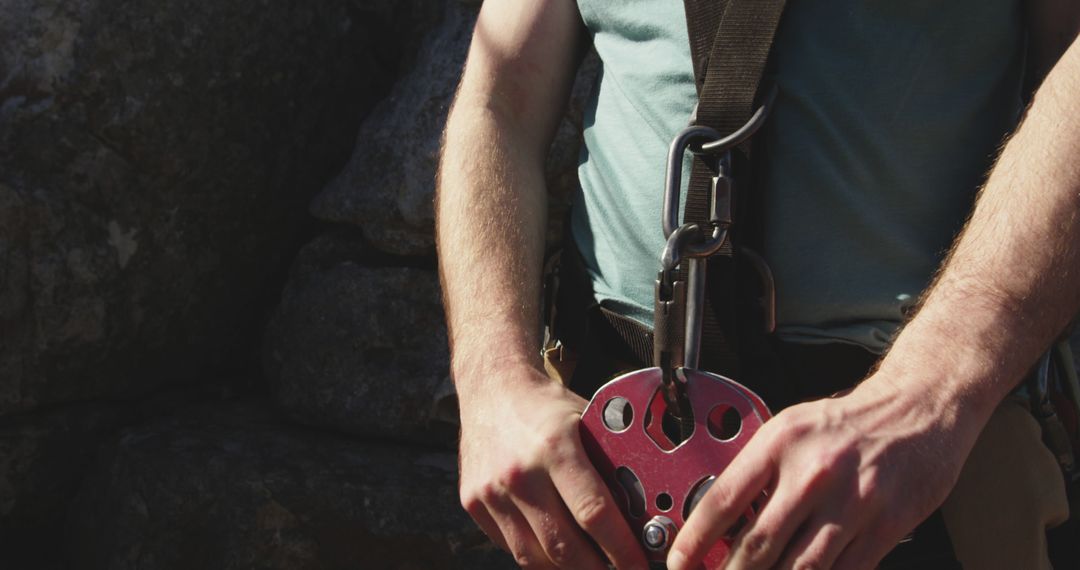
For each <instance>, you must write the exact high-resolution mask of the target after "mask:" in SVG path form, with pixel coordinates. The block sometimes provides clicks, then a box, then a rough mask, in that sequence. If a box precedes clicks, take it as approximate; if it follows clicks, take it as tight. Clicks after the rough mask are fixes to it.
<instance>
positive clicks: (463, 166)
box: [437, 94, 547, 391]
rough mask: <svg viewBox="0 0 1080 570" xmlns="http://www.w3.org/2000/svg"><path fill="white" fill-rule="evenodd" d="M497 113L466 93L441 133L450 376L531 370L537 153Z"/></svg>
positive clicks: (540, 217)
mask: <svg viewBox="0 0 1080 570" xmlns="http://www.w3.org/2000/svg"><path fill="white" fill-rule="evenodd" d="M509 123H511V121H509V120H508V119H507V117H505V116H503V112H502V111H501V110H500V109H498V108H495V107H494V106H492V105H490V104H488V103H487V102H485V101H482V100H478V98H476V97H473V96H471V95H469V94H462V95H460V96H459V98H458V101H457V102H456V103H455V106H454V111H453V113H452V114H451V117H450V119H449V121H448V124H447V130H446V140H445V144H444V151H443V157H442V163H441V168H440V176H439V188H438V200H437V219H438V225H437V233H438V240H437V242H438V248H439V260H440V273H441V276H442V283H443V294H444V299H445V303H446V308H447V319H448V325H449V331H450V346H451V353H452V359H453V369H454V373H455V374H454V377H455V379H457V380H458V382H459V386H458V389H459V391H469V390H471V389H474V388H479V389H482V388H483V387H481V386H461V385H460V383H461V379H469V380H468V381H469V382H482V381H483V378H485V377H486V375H482V374H481V375H473V374H467V373H464V372H465V371H466V370H472V369H488V368H490V367H492V366H495V365H497V364H502V363H506V364H536V363H537V359H538V355H539V339H538V338H537V334H538V331H539V314H540V307H539V300H540V291H539V287H540V282H541V276H540V271H541V267H542V264H543V248H544V228H545V223H546V205H547V200H546V192H545V187H544V179H543V162H542V161H543V154H542V152H539V151H538V150H537V149H535V148H534V146H535V145H531V144H527V141H522V140H519V138H520V137H517V136H515V134H514V131H515V129H513V128H507V124H509Z"/></svg>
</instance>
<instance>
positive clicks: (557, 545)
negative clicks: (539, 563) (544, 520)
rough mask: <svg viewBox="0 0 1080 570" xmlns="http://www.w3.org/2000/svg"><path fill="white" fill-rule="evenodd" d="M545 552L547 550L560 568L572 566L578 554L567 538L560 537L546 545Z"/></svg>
mask: <svg viewBox="0 0 1080 570" xmlns="http://www.w3.org/2000/svg"><path fill="white" fill-rule="evenodd" d="M544 552H547V555H548V558H550V559H551V561H552V562H553V563H554V564H555V565H556V566H558V567H559V568H570V567H571V566H570V563H571V562H572V561H573V560H574V558H575V554H576V553H575V552H573V549H571V548H570V545H569V544H567V542H566V541H565V540H562V539H561V538H558V537H556V538H553V539H551V540H549V541H548V542H547V544H545V545H544Z"/></svg>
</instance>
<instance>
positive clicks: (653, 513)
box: [581, 368, 771, 568]
mask: <svg viewBox="0 0 1080 570" xmlns="http://www.w3.org/2000/svg"><path fill="white" fill-rule="evenodd" d="M675 374H676V376H677V380H676V381H677V382H679V383H680V384H681V386H682V389H683V390H685V394H686V396H687V399H688V401H689V402H690V407H691V409H692V411H693V431H692V433H690V434H689V436H688V437H686V438H685V439H684V440H682V441H678V440H679V439H682V438H681V437H675V438H672V437H669V436H668V435H667V434H666V433H665V430H664V425H663V424H664V421H665V420H664V414H665V413H666V411H667V404H666V402H665V400H664V398H663V396H662V393H661V390H660V389H661V387H662V377H661V371H660V369H659V368H647V369H644V370H638V371H635V372H631V373H628V374H624V375H623V376H620V377H618V378H615V379H614V380H612V381H610V382H608V383H607V384H605V385H604V386H603V387H602V388H600V390H599V391H598V392H597V393H596V395H595V396H593V399H592V401H591V402H590V403H589V406H588V407H587V408H586V409H585V412H584V413H583V414H582V421H581V436H582V441H583V443H584V445H585V450H586V452H587V453H588V455H589V458H590V460H591V461H592V463H593V465H594V466H595V467H596V469H597V471H599V473H600V475H601V476H602V477H603V478H604V481H605V482H606V483H607V486H608V487H609V489H610V490H611V493H612V495H613V496H614V497H615V500H616V502H617V503H619V508H620V509H621V510H622V512H623V515H624V516H625V518H626V520H627V522H628V523H629V524H630V528H631V530H632V531H633V532H634V533H635V535H636V536H637V537H638V540H639V541H640V542H641V544H642V547H643V548H644V550H645V553H646V554H647V556H648V559H649V560H650V561H652V562H663V561H664V559H665V558H666V557H667V551H668V548H669V547H670V545H671V542H672V541H673V540H674V537H675V534H676V533H677V532H678V530H679V529H680V528H682V527H683V525H684V524H685V522H686V518H687V517H688V516H689V514H690V511H691V510H693V507H694V506H695V505H696V504H697V501H698V500H699V499H700V498H701V496H702V495H704V494H705V491H707V490H708V488H709V486H710V485H711V484H712V481H713V479H714V478H715V476H716V475H717V474H719V473H720V472H721V471H723V470H724V468H725V467H727V466H728V464H730V463H731V461H732V460H733V459H734V458H735V455H736V454H737V453H738V452H739V450H741V449H742V448H743V446H745V445H746V443H747V442H748V441H750V438H751V437H752V436H753V435H754V433H755V432H756V431H757V430H758V428H760V427H761V425H762V424H763V423H765V421H766V420H767V419H768V418H769V417H770V416H771V414H770V413H769V410H768V408H767V407H766V406H765V403H764V402H763V401H762V400H761V398H760V397H758V396H757V395H756V394H754V393H753V392H752V391H750V390H749V389H747V388H746V387H744V386H742V385H740V384H738V383H737V382H734V381H732V380H729V379H727V378H724V377H722V376H718V375H716V374H712V373H709V372H701V371H697V370H689V369H682V368H680V369H678V370H676V371H675ZM669 431H670V430H669ZM748 515H750V513H748ZM727 552H728V544H727V543H726V542H724V541H721V542H719V543H717V545H716V546H715V547H714V548H713V549H712V550H711V551H710V552H709V555H708V556H707V557H706V559H705V564H706V566H707V567H709V568H716V567H719V565H720V564H721V563H722V562H723V560H724V557H725V556H726V555H727Z"/></svg>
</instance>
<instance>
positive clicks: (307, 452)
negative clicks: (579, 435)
mask: <svg viewBox="0 0 1080 570" xmlns="http://www.w3.org/2000/svg"><path fill="white" fill-rule="evenodd" d="M67 545H68V549H69V551H70V553H71V555H72V560H74V561H77V562H78V564H77V566H76V567H78V568H86V569H90V570H93V569H99V568H100V569H106V568H107V569H110V570H112V569H127V568H132V569H134V568H138V569H140V570H172V569H175V570H189V569H192V568H220V569H232V568H264V569H268V570H272V569H282V570H304V569H324V570H331V569H337V568H340V569H346V568H348V569H350V570H355V569H367V568H370V569H373V570H374V569H379V570H414V569H415V570H421V569H423V570H426V569H429V568H439V569H448V570H453V569H463V570H464V569H471V570H489V569H490V570H495V569H501V568H507V569H509V568H514V567H515V565H514V564H513V561H512V560H511V559H510V558H509V557H508V556H506V555H504V554H502V553H500V552H498V551H496V550H494V549H493V548H492V547H491V546H490V544H489V543H488V542H487V540H486V538H485V537H484V536H483V534H482V533H480V531H479V530H478V529H477V528H476V527H475V526H474V525H473V524H472V522H471V521H470V520H469V519H468V517H467V516H466V514H465V513H464V511H462V510H461V508H460V506H459V504H458V499H457V483H456V458H455V456H454V455H453V454H452V453H449V452H441V451H431V450H425V449H413V448H408V447H397V446H393V445H386V444H376V443H362V442H359V441H355V440H351V439H347V438H344V437H341V436H334V435H330V434H327V433H324V432H317V431H311V430H305V429H302V428H292V427H288V426H285V425H282V424H281V423H280V422H279V420H278V419H277V418H276V417H275V416H274V414H273V413H272V412H269V411H268V410H267V408H266V407H265V406H263V405H261V404H259V403H239V404H228V405H219V406H212V407H208V408H205V409H202V410H199V411H195V412H191V413H188V414H186V415H184V416H182V417H180V416H178V417H176V418H173V419H170V420H166V421H162V422H158V423H155V424H153V425H148V426H146V427H141V428H137V429H131V430H128V431H126V432H125V433H123V435H122V436H121V437H120V438H119V440H118V441H115V443H113V444H111V445H109V446H108V447H107V448H106V449H105V450H104V451H103V452H102V456H101V460H100V462H99V463H98V464H97V466H96V467H95V468H94V470H93V472H92V474H91V476H90V477H89V478H88V480H87V482H86V485H85V486H84V488H83V492H82V493H81V495H80V497H79V499H78V500H77V501H76V503H75V506H74V508H73V515H72V524H71V525H70V527H69V531H68V534H67Z"/></svg>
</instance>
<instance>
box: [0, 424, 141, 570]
mask: <svg viewBox="0 0 1080 570" xmlns="http://www.w3.org/2000/svg"><path fill="white" fill-rule="evenodd" d="M128 415H129V414H128V413H126V412H125V411H124V410H122V409H120V408H118V407H117V406H113V405H100V404H91V405H82V406H77V407H75V408H74V409H69V410H63V411H56V412H51V413H48V414H44V415H41V416H40V417H35V418H32V419H31V418H28V419H25V420H24V421H21V422H20V423H19V424H17V425H3V426H2V427H0V544H2V545H3V546H2V548H0V567H4V568H54V567H59V566H61V564H62V561H61V560H59V559H57V558H58V556H57V555H58V552H59V551H58V549H56V547H55V545H54V544H52V542H53V541H55V539H56V536H57V534H58V531H59V530H60V529H62V528H63V524H64V517H65V515H66V512H67V504H68V502H69V501H70V500H71V498H72V497H73V496H74V495H75V492H76V490H77V489H78V487H79V482H80V481H81V479H82V476H83V474H84V473H85V471H86V469H87V467H88V466H89V465H90V464H91V463H92V462H93V458H94V451H95V448H96V446H97V444H98V442H99V441H100V440H101V439H102V438H103V437H105V435H106V434H108V433H110V432H113V431H115V430H116V429H118V428H119V426H120V425H122V423H124V421H125V420H126V419H127V417H126V416H128Z"/></svg>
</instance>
